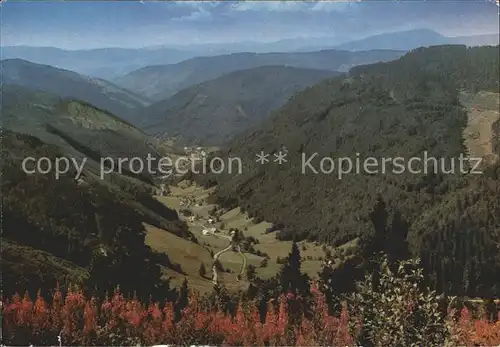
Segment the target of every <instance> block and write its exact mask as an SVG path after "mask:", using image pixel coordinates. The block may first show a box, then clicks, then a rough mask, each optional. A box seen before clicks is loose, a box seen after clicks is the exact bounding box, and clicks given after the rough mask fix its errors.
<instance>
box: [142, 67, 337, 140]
mask: <svg viewBox="0 0 500 347" xmlns="http://www.w3.org/2000/svg"><path fill="white" fill-rule="evenodd" d="M336 75H338V73H337V72H335V71H331V70H316V69H300V68H292V67H283V66H265V67H259V68H255V69H250V70H242V71H236V72H232V73H229V74H227V75H224V76H222V77H219V78H216V79H214V80H210V81H207V82H204V83H201V84H198V85H195V86H192V87H189V88H186V89H184V90H181V91H180V92H178V93H177V94H175V95H174V96H172V97H171V98H168V99H166V100H162V101H160V102H157V103H155V104H153V105H151V106H149V107H147V108H145V109H144V110H142V111H140V114H141V116H138V117H137V118H140V119H141V121H142V122H143V123H142V124H141V128H142V129H144V130H145V131H146V132H150V133H152V134H160V135H161V136H162V137H164V138H168V137H180V140H179V141H181V142H184V143H188V144H189V143H191V144H192V143H201V144H203V145H220V144H221V143H225V142H227V141H228V140H229V139H231V138H232V137H234V136H236V135H237V134H238V133H241V132H242V131H244V130H246V129H248V128H249V127H251V126H253V125H255V124H258V123H259V122H260V121H261V120H262V119H264V118H265V117H267V115H268V113H269V112H271V111H272V110H274V109H277V108H278V107H280V106H282V105H283V104H284V103H285V102H286V101H287V100H288V99H289V98H290V97H291V96H292V95H293V94H294V93H296V92H298V91H300V90H302V89H305V88H306V87H309V86H311V85H313V84H316V83H318V82H319V81H321V80H323V79H327V78H331V77H333V76H336Z"/></svg>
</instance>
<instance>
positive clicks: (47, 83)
mask: <svg viewBox="0 0 500 347" xmlns="http://www.w3.org/2000/svg"><path fill="white" fill-rule="evenodd" d="M1 69H2V79H3V83H5V84H13V85H19V86H22V87H26V88H30V89H34V90H39V91H45V92H48V93H51V94H54V95H57V96H61V97H71V98H75V99H79V100H83V101H86V102H88V103H90V104H92V105H95V106H97V107H99V108H102V109H105V110H107V111H109V112H111V113H113V114H116V115H117V116H119V117H121V118H122V119H126V120H128V121H132V116H133V115H134V112H135V110H136V109H138V108H141V107H143V106H145V105H147V104H148V103H149V101H148V100H147V99H145V98H143V97H140V96H138V95H135V94H134V93H132V92H130V91H128V90H124V89H123V88H120V87H118V86H116V85H113V84H112V83H109V82H107V81H104V80H100V79H93V78H89V77H86V76H82V75H79V74H77V73H76V72H72V71H68V70H62V69H58V68H55V67H52V66H48V65H39V64H34V63H31V62H28V61H25V60H20V59H10V60H2V62H1Z"/></svg>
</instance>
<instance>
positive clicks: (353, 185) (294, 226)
mask: <svg viewBox="0 0 500 347" xmlns="http://www.w3.org/2000/svg"><path fill="white" fill-rule="evenodd" d="M498 61H499V50H498V47H479V48H473V49H467V48H466V47H465V46H439V47H431V48H427V49H417V50H415V51H413V52H411V53H409V54H407V55H406V56H404V57H402V58H400V59H399V60H396V61H394V62H389V63H380V64H374V65H371V66H361V67H356V68H354V69H352V70H351V71H350V76H349V78H345V77H339V78H335V79H331V80H328V81H325V82H323V83H320V84H318V85H316V86H314V87H312V88H309V89H307V90H305V91H303V92H301V93H299V94H297V95H296V96H294V98H293V99H292V100H290V101H289V102H288V103H287V104H285V105H284V106H283V107H282V108H281V109H279V110H278V111H276V112H275V113H274V115H272V116H271V117H270V118H269V119H268V120H267V121H265V122H264V123H263V124H262V125H261V126H260V127H259V129H257V130H251V131H248V132H246V133H245V134H244V135H242V136H239V137H237V138H236V139H234V141H232V143H231V145H230V146H229V148H228V149H227V152H226V151H224V153H230V154H231V157H239V158H241V160H242V162H243V174H241V175H215V176H214V177H212V178H215V179H216V180H217V181H218V192H217V196H218V200H219V202H220V203H222V204H225V205H227V206H236V205H240V206H243V208H245V210H246V211H248V212H249V213H250V215H251V216H254V217H257V218H258V219H260V220H268V221H274V222H276V223H283V224H284V225H285V228H284V230H283V231H282V232H280V233H279V235H278V237H279V238H282V239H283V238H284V239H291V238H295V237H297V238H311V239H317V240H320V241H324V242H329V243H333V244H341V243H343V242H346V241H349V240H352V239H353V238H355V237H357V236H363V235H365V234H367V233H368V234H369V233H371V232H372V225H371V222H370V218H369V214H370V212H371V208H372V206H374V204H375V202H376V200H377V196H378V194H380V195H382V196H383V198H384V200H386V201H387V202H388V206H389V207H388V209H389V212H390V213H391V214H393V213H395V212H396V211H399V212H401V213H402V215H403V217H404V218H405V219H406V220H407V221H408V223H409V224H410V225H411V226H412V230H411V231H410V234H411V239H412V240H415V239H416V240H417V241H415V243H413V246H412V251H413V252H414V253H415V254H417V255H419V254H420V252H421V251H422V250H423V248H422V247H423V246H422V245H423V243H422V242H424V241H423V240H424V239H425V240H431V241H425V245H427V247H428V248H427V249H426V252H425V254H422V256H425V258H424V259H425V261H426V266H428V267H429V268H434V269H435V268H436V266H441V265H440V264H439V263H437V265H436V262H434V263H432V264H434V265H432V264H431V263H430V258H429V257H430V254H432V255H433V256H434V257H438V258H439V256H440V255H441V254H442V255H443V256H445V255H444V253H443V249H446V248H447V247H448V246H447V244H446V239H447V236H446V235H447V234H444V233H445V231H446V230H448V229H447V228H446V227H444V226H443V227H439V228H438V225H437V223H442V220H441V217H442V215H443V213H442V212H441V213H440V212H437V211H440V210H442V211H446V215H447V216H448V217H445V218H451V217H452V216H453V212H452V211H450V210H449V208H447V207H446V206H450V205H452V204H455V203H457V198H456V197H457V196H459V194H458V193H457V192H462V191H463V192H464V193H463V194H464V195H467V196H469V197H468V199H469V201H470V202H469V203H467V204H462V205H463V206H465V205H471V206H472V205H475V206H477V208H478V209H480V210H481V211H498V199H497V198H495V197H498V187H497V183H498V174H495V170H493V172H492V173H490V174H489V175H491V177H490V178H488V177H487V178H485V182H484V183H480V182H477V177H475V176H474V175H462V174H461V173H460V171H459V170H458V166H457V165H458V164H455V165H456V166H455V167H456V168H457V169H456V171H455V172H456V173H457V174H446V173H444V172H443V171H442V170H443V169H442V168H441V169H440V171H439V172H437V173H434V170H433V167H432V164H430V165H431V167H429V168H428V169H427V173H426V172H425V171H424V170H425V169H424V168H423V167H421V166H418V167H417V169H420V171H421V172H420V173H411V172H410V171H409V170H408V169H406V170H404V171H403V172H402V173H401V172H399V171H400V170H397V166H396V163H393V164H390V162H389V164H384V159H383V158H399V157H400V158H403V159H404V160H403V163H404V164H403V165H405V166H407V165H409V159H411V158H414V157H417V158H420V160H422V161H424V158H425V154H424V152H427V157H435V158H445V160H446V158H448V161H445V165H446V166H445V167H446V168H447V170H449V168H450V165H451V164H450V158H459V156H460V154H461V153H466V149H465V146H464V138H463V131H464V128H465V126H466V123H467V114H466V109H465V107H464V106H463V105H462V104H461V103H460V98H459V96H460V95H459V94H460V93H459V91H460V90H467V91H469V92H473V93H475V92H478V91H481V90H486V91H492V92H498V87H499V85H498V76H499V63H498ZM283 147H285V148H286V151H287V152H288V158H287V159H288V161H287V163H284V164H282V165H278V164H277V163H273V162H272V161H271V163H267V164H265V165H261V164H258V163H256V162H255V154H256V153H260V152H261V151H264V152H265V153H268V154H271V159H273V156H272V154H273V153H277V152H279V151H280V150H284V148H283ZM302 153H304V157H302ZM315 153H317V155H316V156H313V155H314V154H315ZM358 153H359V154H358ZM311 156H313V158H312V160H311V161H310V162H309V163H310V164H311V166H312V168H313V169H311V168H310V166H307V165H304V163H305V162H306V161H307V159H309V158H311ZM325 157H326V160H322V158H325ZM370 157H374V158H378V161H377V165H373V159H372V160H370V161H368V162H371V163H372V164H369V166H368V169H363V166H364V162H365V160H369V159H367V158H370ZM329 158H330V159H329ZM339 158H350V159H351V163H352V171H350V173H345V174H344V175H343V176H340V177H339V175H338V172H339V167H340V165H341V164H340V162H339V161H338V159H339ZM357 158H359V159H360V169H358V170H356V159H357ZM304 159H305V160H304ZM457 160H458V159H457ZM332 162H333V164H334V167H333V169H332V164H331V163H332ZM346 165H348V164H347V163H346V162H344V165H343V166H342V167H343V168H344V169H345V168H346V167H347V166H346ZM382 165H384V166H382ZM439 165H440V166H441V165H443V164H439ZM384 167H385V168H386V169H385V173H383V171H382V170H384V169H383V168H384ZM441 167H442V166H441ZM322 168H323V169H322ZM392 170H397V171H396V172H393V171H392ZM314 171H316V172H317V173H315V172H314ZM374 171H375V172H374ZM496 172H498V170H496ZM495 177H496V178H495ZM495 182H496V183H495ZM478 184H481V186H482V187H483V188H482V191H484V195H485V197H484V199H483V198H482V197H481V194H474V193H473V192H474V188H473V187H474V186H475V185H478ZM465 192H468V193H467V194H466V193H465ZM486 195H487V196H488V197H486ZM478 199H479V200H481V199H483V200H481V202H479V203H477V204H475V203H476V202H477V201H478ZM443 204H444V205H443ZM478 209H476V208H475V207H473V208H472V209H471V213H468V214H467V216H468V217H467V218H469V219H470V220H469V221H468V222H467V223H464V224H463V225H461V224H460V223H458V224H457V223H455V224H454V225H455V228H456V230H457V232H458V231H461V232H462V231H463V232H462V233H460V234H458V236H457V238H458V239H457V240H455V241H454V242H455V243H456V244H458V243H459V242H469V241H468V239H467V238H466V237H469V236H467V235H469V234H467V233H465V230H464V228H465V227H466V226H467V225H469V226H470V225H475V227H476V228H481V227H484V228H485V230H484V231H483V233H484V234H485V236H484V237H483V236H481V239H480V240H482V241H481V242H486V243H488V242H489V241H484V240H487V239H491V240H496V241H497V242H498V241H499V239H498V237H499V236H500V232H499V230H498V225H500V224H499V223H500V221H499V220H498V216H500V214H496V215H492V214H488V213H486V214H485V213H482V212H481V213H479V210H478ZM474 210H477V211H478V213H477V214H474V213H473V212H472V211H474ZM459 211H461V210H460V209H459ZM433 216H434V217H433ZM420 218H422V219H424V220H425V222H422V221H420V222H418V223H417V220H419V219H420ZM419 225H426V226H427V227H418V226H419ZM429 225H431V227H429ZM440 225H441V224H440ZM434 232H436V233H437V234H441V235H435V236H434V237H433V236H432V233H434ZM448 232H449V230H448ZM417 235H418V236H417ZM486 235H487V236H486ZM419 240H420V241H419ZM437 240H441V241H440V242H439V243H437V242H436V241H437ZM433 241H434V243H433ZM481 242H479V241H478V244H481ZM478 247H479V248H478V250H477V252H479V253H481V249H484V251H485V253H484V254H485V258H481V259H480V260H478V259H477V258H476V260H473V258H472V257H473V255H472V254H473V253H466V254H463V258H461V260H460V261H461V263H462V264H466V263H467V264H469V265H470V264H472V262H475V265H474V267H473V269H474V271H476V274H477V276H488V275H487V273H488V271H490V272H491V271H493V270H492V269H491V266H492V265H491V264H496V260H495V259H494V258H492V257H493V256H496V255H495V254H492V253H491V247H490V246H489V245H488V246H484V247H486V248H481V247H482V246H478ZM424 248H425V247H424ZM464 252H465V250H464ZM475 252H476V251H475ZM446 257H449V254H448V255H446ZM449 259H451V258H449ZM447 264H448V265H449V263H447ZM447 264H444V265H445V266H446V267H448V265H447ZM471 266H472V265H471ZM469 269H472V268H470V267H469ZM479 269H481V270H479ZM448 270H450V272H446V273H445V274H443V273H441V275H440V276H444V277H440V279H439V280H440V281H441V280H442V279H443V278H444V280H445V281H450V283H451V284H450V288H452V289H453V291H454V292H455V293H456V292H457V291H459V290H458V289H457V288H461V287H460V286H461V283H462V278H460V279H457V278H456V277H453V278H452V277H450V275H449V274H450V273H451V269H447V270H445V271H448ZM471 271H472V270H471ZM495 271H496V270H495ZM464 276H465V275H464ZM496 288H497V289H495V290H498V289H500V287H496ZM475 289H478V287H476V288H475ZM490 294H491V293H490Z"/></svg>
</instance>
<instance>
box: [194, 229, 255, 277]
mask: <svg viewBox="0 0 500 347" xmlns="http://www.w3.org/2000/svg"><path fill="white" fill-rule="evenodd" d="M196 224H197V225H199V226H200V227H202V228H203V229H202V230H203V231H202V233H203V235H204V236H207V235H211V236H215V237H222V238H225V239H227V240H229V242H230V244H229V246H227V247H226V248H224V249H223V250H220V251H219V252H217V253H215V254H214V257H213V260H214V261H213V265H212V272H213V277H212V282H213V283H214V284H217V278H218V273H217V268H216V266H215V264H216V261H217V260H218V259H219V257H220V256H221V255H222V254H224V253H225V252H227V251H230V250H231V249H232V248H233V246H235V247H237V249H238V253H239V254H240V256H241V258H242V263H241V269H240V273H239V275H238V277H237V280H238V281H239V280H240V279H241V278H242V277H243V274H244V272H245V269H246V266H247V257H246V256H245V255H244V254H243V252H241V247H240V245H239V244H238V245H233V235H231V236H227V235H218V234H216V233H214V232H213V231H210V228H207V227H206V226H205V225H203V224H200V223H196Z"/></svg>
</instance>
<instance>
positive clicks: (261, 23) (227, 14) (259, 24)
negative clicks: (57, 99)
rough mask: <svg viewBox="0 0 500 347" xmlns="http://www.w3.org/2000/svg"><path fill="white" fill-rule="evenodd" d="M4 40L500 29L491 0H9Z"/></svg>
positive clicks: (138, 41)
mask: <svg viewBox="0 0 500 347" xmlns="http://www.w3.org/2000/svg"><path fill="white" fill-rule="evenodd" d="M0 6H1V7H0V11H1V41H2V42H1V45H2V46H9V45H27V46H51V47H58V48H64V49H90V48H103V47H126V48H138V47H146V46H160V45H167V46H168V45H194V44H201V43H213V42H224V43H226V42H241V41H258V42H272V41H279V40H284V39H291V38H298V37H301V38H317V37H335V38H339V39H340V38H344V39H345V38H349V39H357V38H364V37H367V36H370V35H374V34H380V33H384V32H395V31H401V30H410V29H419V28H427V29H432V30H434V31H437V32H439V33H441V34H443V35H445V36H468V35H478V34H491V33H498V30H499V29H498V26H499V22H498V21H499V17H498V9H499V8H498V5H497V4H496V3H495V2H494V1H489V0H472V1H466V0H460V1H442V0H426V1H425V0H420V1H416V0H415V1H374V0H368V1H363V2H360V1H352V2H337V1H307V2H306V1H239V2H233V1H221V2H214V1H155V2H153V1H148V0H144V1H142V2H138V1H87V2H85V1H65V2H52V1H24V2H21V1H15V0H7V1H5V0H4V1H3V2H2V4H1V5H0Z"/></svg>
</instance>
